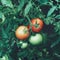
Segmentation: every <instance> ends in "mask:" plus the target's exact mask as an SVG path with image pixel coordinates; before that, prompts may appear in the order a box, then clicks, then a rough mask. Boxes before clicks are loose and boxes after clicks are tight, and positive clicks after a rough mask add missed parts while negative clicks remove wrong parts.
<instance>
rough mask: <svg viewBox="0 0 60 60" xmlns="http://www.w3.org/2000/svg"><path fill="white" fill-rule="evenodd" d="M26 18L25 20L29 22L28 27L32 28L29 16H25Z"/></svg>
mask: <svg viewBox="0 0 60 60" xmlns="http://www.w3.org/2000/svg"><path fill="white" fill-rule="evenodd" d="M26 18H27V20H28V21H29V23H30V28H32V23H31V21H30V18H29V17H28V16H26Z"/></svg>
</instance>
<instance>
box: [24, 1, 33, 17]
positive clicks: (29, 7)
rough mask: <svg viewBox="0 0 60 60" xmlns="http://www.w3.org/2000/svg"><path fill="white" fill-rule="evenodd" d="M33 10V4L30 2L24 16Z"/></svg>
mask: <svg viewBox="0 0 60 60" xmlns="http://www.w3.org/2000/svg"><path fill="white" fill-rule="evenodd" d="M31 8H32V3H31V2H29V3H28V4H27V6H26V8H25V10H24V16H26V15H27V14H28V13H29V11H30V9H31Z"/></svg>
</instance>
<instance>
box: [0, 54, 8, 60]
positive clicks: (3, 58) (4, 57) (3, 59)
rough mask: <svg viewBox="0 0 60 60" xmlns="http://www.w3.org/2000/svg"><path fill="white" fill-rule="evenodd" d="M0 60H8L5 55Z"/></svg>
mask: <svg viewBox="0 0 60 60" xmlns="http://www.w3.org/2000/svg"><path fill="white" fill-rule="evenodd" d="M0 60H9V59H8V56H7V55H4V56H3V57H2V58H0Z"/></svg>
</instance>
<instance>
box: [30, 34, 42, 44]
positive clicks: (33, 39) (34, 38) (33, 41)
mask: <svg viewBox="0 0 60 60" xmlns="http://www.w3.org/2000/svg"><path fill="white" fill-rule="evenodd" d="M42 40H43V37H42V35H41V34H36V35H35V36H31V37H30V38H29V42H30V43H31V44H32V45H38V44H40V43H42Z"/></svg>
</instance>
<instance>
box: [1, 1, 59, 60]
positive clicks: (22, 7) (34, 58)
mask: <svg viewBox="0 0 60 60" xmlns="http://www.w3.org/2000/svg"><path fill="white" fill-rule="evenodd" d="M33 18H41V19H42V20H43V21H44V28H43V29H42V31H41V32H39V33H42V35H43V36H44V42H43V43H42V44H41V45H37V46H33V45H31V44H30V43H29V42H28V40H29V38H28V39H26V40H25V41H23V42H27V43H28V47H27V48H25V49H22V48H21V43H20V41H19V40H18V39H17V38H16V36H15V31H16V28H17V27H18V26H20V25H25V26H27V25H28V24H29V21H28V20H31V19H33ZM33 34H36V33H33V32H32V33H31V35H33ZM59 43H60V0H0V57H2V56H4V55H5V54H6V55H8V57H9V60H55V59H56V60H60V55H59V54H60V47H59V45H60V44H59Z"/></svg>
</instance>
